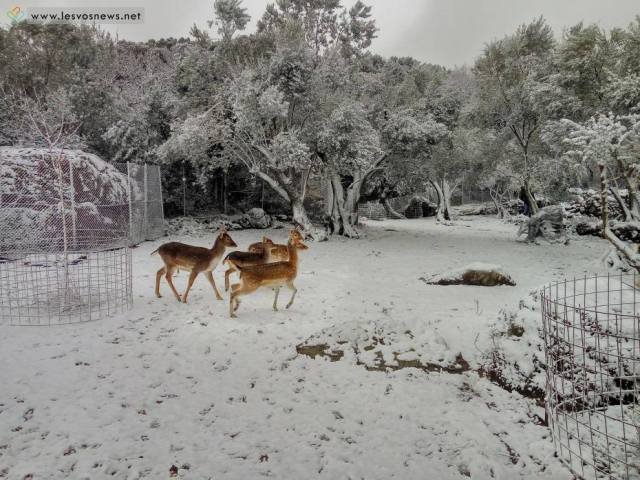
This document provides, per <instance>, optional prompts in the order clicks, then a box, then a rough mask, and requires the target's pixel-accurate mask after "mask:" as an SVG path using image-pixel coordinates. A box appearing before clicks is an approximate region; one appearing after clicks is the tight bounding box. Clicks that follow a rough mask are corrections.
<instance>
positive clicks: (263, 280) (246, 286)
mask: <svg viewBox="0 0 640 480" xmlns="http://www.w3.org/2000/svg"><path fill="white" fill-rule="evenodd" d="M303 240H304V237H303V236H302V234H301V233H300V232H299V231H298V230H296V229H293V230H291V231H290V232H289V241H288V242H287V249H288V257H289V258H288V260H287V261H284V262H274V263H265V264H262V265H250V266H246V267H239V268H238V270H240V282H239V283H235V284H233V285H232V286H231V296H230V297H229V315H230V316H231V317H233V318H235V316H236V314H235V312H236V310H238V307H239V306H240V299H239V298H238V297H240V296H242V295H248V294H250V293H253V292H255V291H256V290H257V289H258V288H260V287H269V288H272V289H273V290H274V291H275V298H274V299H273V309H274V310H275V311H277V310H278V294H279V293H280V288H281V287H282V286H283V285H286V286H287V287H288V288H289V289H290V290H292V291H293V293H292V295H291V300H289V303H287V307H286V308H289V307H290V306H291V305H292V304H293V300H294V298H295V297H296V293H297V291H298V289H297V288H296V287H295V285H294V284H293V281H294V280H295V279H296V276H297V275H298V250H307V249H308V248H309V247H307V246H306V245H305V244H304V243H303V242H302V241H303Z"/></svg>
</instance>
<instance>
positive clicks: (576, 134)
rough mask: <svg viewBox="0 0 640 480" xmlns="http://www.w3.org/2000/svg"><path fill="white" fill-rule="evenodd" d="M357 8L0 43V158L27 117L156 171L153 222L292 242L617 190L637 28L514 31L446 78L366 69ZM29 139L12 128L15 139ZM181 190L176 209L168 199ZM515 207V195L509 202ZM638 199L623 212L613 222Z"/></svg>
mask: <svg viewBox="0 0 640 480" xmlns="http://www.w3.org/2000/svg"><path fill="white" fill-rule="evenodd" d="M374 15H375V12H373V11H372V9H371V8H370V7H368V6H367V5H365V4H364V3H362V2H359V1H358V2H356V3H355V4H354V5H353V6H352V7H351V8H345V7H344V6H343V5H342V4H341V2H340V1H339V0H314V1H312V2H308V1H304V2H303V1H300V0H277V1H276V2H275V3H274V4H270V5H268V6H267V7H266V9H265V11H264V13H263V15H262V17H261V18H260V20H259V21H258V23H257V29H256V31H255V32H250V33H249V32H245V27H246V26H247V24H248V22H249V16H248V15H247V13H246V10H245V9H244V8H243V6H242V4H241V1H240V0H216V1H215V2H214V5H213V10H212V13H211V16H212V19H211V20H210V21H209V22H208V25H209V27H210V28H209V29H201V28H198V27H197V26H196V25H194V26H193V27H192V29H191V31H190V32H189V36H188V37H186V38H179V39H174V38H168V39H160V40H149V41H147V42H145V43H132V42H128V41H123V40H116V39H114V38H113V37H112V36H110V35H109V34H108V33H106V32H104V31H101V30H100V29H98V28H95V27H91V26H87V25H78V26H73V25H54V24H49V25H42V24H32V23H26V22H22V23H17V24H14V25H13V26H11V27H9V28H0V65H1V66H2V67H1V68H0V146H2V145H16V146H19V145H34V144H38V143H41V139H40V137H39V136H38V135H34V134H33V128H32V127H33V125H32V124H33V112H34V111H36V112H40V114H41V118H49V119H50V120H51V121H52V122H53V121H58V122H60V121H63V122H64V124H65V125H67V128H68V134H69V143H68V145H67V147H70V148H79V149H83V150H86V151H89V152H92V153H96V154H98V155H99V156H101V157H102V158H104V159H106V160H107V161H111V162H151V163H158V164H160V165H161V166H162V171H163V187H164V191H165V207H166V212H167V213H168V214H169V215H171V214H174V215H176V214H181V213H182V212H183V208H184V205H183V195H184V194H185V193H188V196H187V197H188V199H189V202H190V203H189V210H190V211H219V212H224V213H232V212H234V211H237V210H245V209H247V208H250V207H254V206H264V208H265V209H266V210H268V211H269V212H270V213H278V212H280V213H286V214H288V215H291V216H292V217H293V219H294V221H295V222H297V223H298V224H300V225H301V226H303V227H304V228H305V229H307V230H308V231H309V232H310V233H312V234H315V235H317V236H320V235H321V232H320V230H319V229H318V228H317V227H316V226H314V224H315V225H318V224H320V223H325V225H326V224H330V225H331V229H330V230H331V231H333V232H334V233H336V234H344V235H347V236H357V235H358V232H357V230H356V227H355V226H356V224H357V217H358V215H357V205H358V202H360V201H361V200H362V199H363V198H366V199H367V200H379V201H380V202H381V203H383V204H384V205H385V207H386V208H387V210H388V211H389V212H390V214H391V215H393V214H394V212H393V208H392V207H391V205H390V203H389V198H392V197H394V196H400V195H407V194H412V193H418V192H424V191H425V189H426V188H429V189H430V190H431V191H434V192H436V193H437V198H438V207H437V216H438V219H439V220H448V219H449V218H450V217H451V212H450V199H451V196H452V194H453V193H454V192H455V190H456V189H458V188H460V187H461V186H463V187H464V188H469V189H478V190H485V191H487V192H488V193H490V195H491V197H492V198H493V199H494V201H495V202H496V204H497V205H498V206H499V208H502V207H504V200H505V198H506V196H507V194H508V195H513V193H514V192H515V194H516V195H518V194H519V195H521V198H523V199H524V201H525V203H526V204H527V205H528V208H529V209H530V211H532V212H533V213H535V212H536V211H537V208H538V203H539V202H537V201H535V200H534V197H533V192H535V193H536V195H537V196H538V199H542V198H545V199H547V200H549V201H551V202H553V201H556V200H559V199H562V198H563V196H564V195H565V194H566V189H567V187H572V186H591V185H597V184H598V175H599V173H598V168H597V167H598V165H601V166H606V167H607V168H608V169H609V171H610V172H612V176H611V178H612V180H611V181H612V188H613V191H617V190H616V187H617V184H618V182H620V186H622V187H627V188H628V187H633V188H629V191H630V192H631V196H633V195H634V193H633V192H635V191H636V188H635V184H634V185H630V184H629V182H632V183H633V182H637V180H636V178H637V174H636V173H634V172H635V170H634V169H635V164H636V162H637V160H638V155H639V152H640V142H639V141H638V130H639V129H640V17H636V18H635V19H629V20H630V23H629V26H628V27H627V28H625V29H613V30H611V31H605V30H603V29H602V28H600V27H599V26H598V25H595V24H594V25H585V24H583V23H578V24H576V25H573V26H569V27H567V28H566V29H565V30H564V31H563V32H553V31H552V29H551V28H550V27H549V26H548V24H547V23H546V22H545V20H544V18H538V19H534V20H533V21H532V22H531V23H529V24H527V25H522V26H521V27H520V28H518V29H517V31H515V32H513V33H512V34H510V35H507V36H506V37H504V38H502V39H498V40H495V41H491V42H490V43H488V44H487V45H486V46H485V48H484V50H483V53H482V54H481V55H480V56H479V58H477V60H476V61H475V64H474V65H473V66H471V67H467V66H463V67H460V68H455V69H447V68H444V67H442V66H439V65H432V64H427V63H422V62H420V61H417V60H415V59H413V58H410V57H402V58H398V57H391V58H383V57H381V56H379V55H376V54H374V53H372V52H370V51H369V50H368V48H369V46H370V44H371V41H372V39H373V38H375V36H376V34H377V32H378V30H377V27H376V22H375V17H374ZM30 125H31V126H30ZM185 188H186V190H187V192H185V191H184V189H185ZM518 192H520V193H518ZM639 205H640V204H639V203H638V199H635V198H631V199H630V200H629V201H628V203H627V205H626V206H627V207H628V208H629V212H628V213H629V215H628V217H629V218H635V217H634V215H635V212H636V211H637V210H638V207H639Z"/></svg>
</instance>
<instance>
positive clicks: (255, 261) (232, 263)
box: [222, 237, 273, 292]
mask: <svg viewBox="0 0 640 480" xmlns="http://www.w3.org/2000/svg"><path fill="white" fill-rule="evenodd" d="M268 242H271V243H272V244H273V242H272V241H271V240H269V239H268V238H267V237H262V245H263V248H262V250H260V251H259V252H240V251H235V252H231V253H230V254H229V255H227V256H226V257H225V258H224V260H223V262H222V263H223V264H224V265H227V266H228V267H229V268H228V269H227V271H226V272H224V291H225V292H226V291H228V290H229V275H231V274H232V273H233V272H236V271H238V270H239V269H240V267H248V266H249V265H262V264H263V263H269V261H270V259H271V250H270V249H269V248H264V245H268ZM255 245H256V244H255V243H254V244H252V246H253V247H255Z"/></svg>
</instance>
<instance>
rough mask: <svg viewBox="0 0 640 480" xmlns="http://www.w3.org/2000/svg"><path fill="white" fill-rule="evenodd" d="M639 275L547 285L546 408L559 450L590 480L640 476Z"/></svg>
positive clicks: (544, 314)
mask: <svg viewBox="0 0 640 480" xmlns="http://www.w3.org/2000/svg"><path fill="white" fill-rule="evenodd" d="M639 279H640V277H639V276H638V275H636V274H619V275H604V276H595V277H589V278H588V277H585V278H581V279H574V280H565V281H562V282H557V283H554V284H551V285H549V286H547V287H545V289H544V291H543V295H542V321H543V334H544V345H545V358H546V366H547V375H546V379H547V381H546V407H547V418H548V420H549V426H550V427H551V430H552V432H553V438H554V441H555V444H556V451H557V453H558V455H559V456H560V458H561V459H562V460H563V461H564V462H565V463H566V464H567V466H568V467H569V468H570V469H571V471H572V472H573V473H575V474H576V475H578V476H580V477H581V478H588V479H612V480H613V479H615V480H622V479H631V478H640V409H639V406H638V401H639V399H640V397H639V393H640V391H639V389H640V308H638V307H639V306H640V305H639V304H638V301H639V300H640V298H638V294H637V292H638V291H637V286H638V280H639Z"/></svg>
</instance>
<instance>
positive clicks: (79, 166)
mask: <svg viewBox="0 0 640 480" xmlns="http://www.w3.org/2000/svg"><path fill="white" fill-rule="evenodd" d="M162 233H163V216H162V196H161V190H160V171H159V167H157V166H152V165H149V166H148V165H134V164H124V165H117V164H108V163H106V162H104V161H103V160H101V159H100V158H98V157H97V156H95V155H91V154H87V153H84V152H81V151H72V150H57V151H48V150H46V149H37V148H10V147H2V148H0V321H2V322H6V323H9V324H11V325H56V324H65V323H76V322H84V321H91V320H97V319H100V318H104V317H105V316H108V315H112V314H115V313H119V312H123V311H125V310H127V309H128V308H130V306H131V304H132V284H131V273H132V271H131V249H130V246H131V245H132V244H134V243H138V242H140V241H142V240H144V239H152V238H157V237H159V236H160V235H162Z"/></svg>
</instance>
